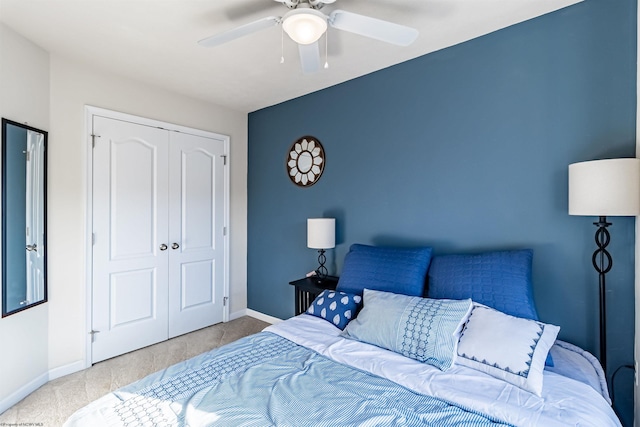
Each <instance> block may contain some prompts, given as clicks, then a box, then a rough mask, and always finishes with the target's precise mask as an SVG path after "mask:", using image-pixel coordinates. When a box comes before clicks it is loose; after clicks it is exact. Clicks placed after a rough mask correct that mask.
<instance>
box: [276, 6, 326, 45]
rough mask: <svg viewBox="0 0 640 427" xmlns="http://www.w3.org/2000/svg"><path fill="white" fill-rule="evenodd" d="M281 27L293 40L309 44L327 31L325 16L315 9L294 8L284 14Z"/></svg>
mask: <svg viewBox="0 0 640 427" xmlns="http://www.w3.org/2000/svg"><path fill="white" fill-rule="evenodd" d="M282 28H283V29H284V30H285V31H286V32H287V34H288V35H289V37H291V39H292V40H293V41H294V42H296V43H299V44H311V43H315V42H317V41H318V39H319V38H320V37H322V35H323V34H324V33H325V31H327V17H326V16H325V15H324V14H323V13H322V12H319V11H317V10H315V9H307V8H305V9H294V10H292V11H290V12H288V13H287V14H286V15H285V16H284V18H283V21H282Z"/></svg>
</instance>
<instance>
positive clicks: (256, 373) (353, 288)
mask: <svg viewBox="0 0 640 427" xmlns="http://www.w3.org/2000/svg"><path fill="white" fill-rule="evenodd" d="M478 256H479V258H478ZM531 256H532V253H531V252H530V251H507V252H505V251H501V252H493V253H487V254H481V255H474V256H468V255H462V256H461V258H460V257H457V256H454V257H448V256H443V257H442V258H440V259H438V257H436V258H434V259H433V262H432V259H431V250H430V249H428V250H427V248H419V249H411V250H406V249H402V250H398V249H397V248H378V247H369V246H365V245H354V246H352V248H351V250H350V252H349V253H348V254H347V257H346V258H345V264H344V268H343V274H342V275H341V278H340V280H341V283H339V286H338V289H337V290H336V291H325V292H323V293H322V294H320V295H319V296H318V297H317V298H316V300H315V301H314V302H313V304H312V305H311V307H309V310H308V311H307V312H306V313H304V314H301V315H299V316H296V317H293V318H291V319H288V320H286V321H283V322H281V323H278V324H275V325H271V326H269V327H267V328H266V329H265V330H264V331H262V332H260V333H258V334H255V335H252V336H249V337H245V338H243V339H240V340H238V341H236V342H234V343H231V344H228V345H226V346H224V347H221V348H218V349H214V350H212V351H210V352H208V353H205V354H202V355H200V356H197V357H195V358H193V359H190V360H187V361H185V362H182V363H179V364H177V365H174V366H172V367H169V368H167V369H165V370H162V371H159V372H156V373H154V374H152V375H150V376H148V377H146V378H144V379H142V380H140V381H137V382H135V383H133V384H131V385H128V386H126V387H123V388H121V389H119V390H117V391H114V392H112V393H110V394H108V395H106V396H104V397H102V398H100V399H98V400H97V401H95V402H93V403H91V404H90V405H88V406H86V407H84V408H82V409H80V410H79V411H77V412H76V413H75V414H73V415H72V416H71V417H70V418H69V419H68V420H67V422H66V423H65V426H67V427H73V426H95V427H99V426H209V425H215V426H241V425H242V426H511V425H513V426H545V427H553V426H566V425H575V426H599V427H607V426H620V422H619V421H618V419H617V417H616V415H615V414H614V412H613V410H612V408H611V406H610V405H611V402H610V400H609V396H608V392H607V386H606V381H605V380H604V375H603V372H602V369H601V368H600V365H599V363H598V361H597V360H596V359H595V358H594V357H593V356H592V355H590V354H589V353H587V352H585V351H584V350H582V349H580V348H578V347H576V346H574V345H572V344H570V343H566V342H563V341H561V340H557V339H556V336H557V333H558V330H559V328H558V327H557V326H554V325H550V324H545V323H543V322H541V321H539V320H538V319H535V320H534V319H532V318H531V317H536V316H537V314H536V313H535V307H534V306H531V305H530V304H531V303H532V301H533V299H532V295H531V289H530V265H531ZM505 257H506V258H507V260H506V261H505ZM496 259H497V260H498V262H496ZM452 265H453V266H454V268H452ZM461 265H464V266H463V267H461ZM522 267H524V270H523V268H522ZM469 271H473V273H472V274H470V273H469ZM478 271H481V274H479V273H477V272H478ZM428 272H429V273H428ZM445 273H446V274H445ZM427 274H428V275H429V291H428V295H427V297H424V295H423V293H424V282H425V279H426V277H427ZM478 274H479V275H478ZM480 276H481V279H480V280H478V278H479V277H480ZM343 277H344V280H343ZM442 277H446V279H445V280H444V282H443V281H442V280H441V279H442ZM461 277H462V278H463V279H461ZM416 280H417V281H418V282H419V283H417V284H416ZM420 280H422V282H420ZM518 281H523V283H524V285H523V286H519V285H518ZM505 282H508V288H509V290H508V291H507V292H506V294H505V291H504V288H505ZM442 283H448V285H446V287H447V288H449V290H448V291H444V290H443V288H442ZM451 283H456V284H457V285H456V286H454V287H453V288H455V289H451V288H452V286H451ZM465 283H466V285H465ZM518 287H520V288H521V289H520V290H518V291H517V292H516V293H514V291H513V289H514V288H518ZM465 288H466V289H465ZM471 288H473V290H474V291H473V292H471V294H469V292H470V289H471ZM494 288H495V289H494ZM478 289H481V291H482V292H480V293H476V292H477V291H478ZM491 289H493V291H491V292H490V290H491ZM523 290H524V291H525V292H524V293H523V292H522V291H523ZM442 293H445V294H447V295H446V296H443V295H441V294H442ZM459 293H462V294H464V295H467V297H463V298H452V297H451V295H454V296H455V295H458V294H459ZM516 294H517V295H516ZM436 295H438V297H437V298H436V297H435V296H436ZM483 295H484V296H483ZM513 299H515V301H514V300H513ZM528 299H530V301H529V300H528ZM487 302H489V304H487ZM496 306H497V307H499V308H504V307H505V306H506V307H507V310H506V311H513V310H515V311H518V313H519V314H520V315H523V314H527V313H525V312H526V311H527V310H530V312H529V313H528V315H529V318H526V317H520V316H515V315H513V314H507V313H505V312H503V311H501V310H500V309H499V308H496ZM505 335H509V336H510V337H509V338H508V339H504V338H503V337H504V336H505ZM500 341H504V342H500Z"/></svg>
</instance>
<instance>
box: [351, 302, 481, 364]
mask: <svg viewBox="0 0 640 427" xmlns="http://www.w3.org/2000/svg"><path fill="white" fill-rule="evenodd" d="M471 307H472V303H471V300H470V299H467V300H444V299H442V300H434V299H429V298H421V297H411V296H407V295H399V294H393V293H390V292H381V291H374V290H371V289H365V290H364V307H363V308H362V310H361V311H360V314H358V318H357V319H355V320H354V321H353V322H351V323H349V325H348V326H347V327H346V328H345V330H344V332H342V336H344V337H346V338H351V339H355V340H358V341H362V342H366V343H369V344H374V345H377V346H379V347H382V348H386V349H387V350H391V351H395V352H396V353H399V354H402V355H403V356H406V357H410V358H412V359H415V360H418V361H420V362H424V363H428V364H430V365H433V366H436V367H437V368H439V369H441V370H443V371H444V370H446V369H448V368H450V367H451V365H452V364H453V361H454V358H455V356H456V347H457V344H458V338H459V336H460V331H461V330H462V327H463V326H464V322H465V321H466V319H467V317H468V316H469V312H470V311H471Z"/></svg>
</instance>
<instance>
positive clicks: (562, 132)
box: [248, 0, 637, 425]
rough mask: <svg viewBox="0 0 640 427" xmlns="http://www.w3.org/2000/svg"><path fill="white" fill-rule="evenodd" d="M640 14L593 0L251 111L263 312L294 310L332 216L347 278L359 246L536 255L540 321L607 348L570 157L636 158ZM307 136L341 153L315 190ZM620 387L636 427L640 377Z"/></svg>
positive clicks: (621, 235) (620, 244)
mask: <svg viewBox="0 0 640 427" xmlns="http://www.w3.org/2000/svg"><path fill="white" fill-rule="evenodd" d="M636 16H637V12H636V3H635V1H632V0H620V1H615V2H612V1H607V0H586V1H584V2H583V3H580V4H577V5H575V6H571V7H569V8H566V9H563V10H560V11H557V12H554V13H551V14H548V15H545V16H542V17H539V18H536V19H533V20H530V21H527V22H524V23H522V24H518V25H515V26H512V27H509V28H506V29H503V30H500V31H497V32H495V33H492V34H489V35H486V36H484V37H480V38H478V39H474V40H471V41H469V42H466V43H463V44H460V45H457V46H453V47H451V48H448V49H444V50H441V51H438V52H435V53H432V54H429V55H425V56H422V57H419V58H417V59H414V60H411V61H408V62H405V63H402V64H399V65H396V66H393V67H390V68H387V69H384V70H381V71H379V72H376V73H372V74H369V75H366V76H364V77H361V78H358V79H355V80H351V81H348V82H346V83H343V84H340V85H337V86H334V87H331V88H328V89H325V90H322V91H319V92H316V93H313V94H310V95H307V96H304V97H301V98H297V99H294V100H291V101H288V102H285V103H282V104H279V105H276V106H272V107H269V108H265V109H263V110H259V111H256V112H253V113H251V114H250V115H249V181H248V182H249V184H248V185H249V200H248V204H249V208H248V239H249V240H248V305H249V308H251V309H254V310H257V311H260V312H263V313H266V314H269V315H272V316H276V317H280V318H287V317H290V316H292V315H293V314H294V291H293V288H292V287H291V286H289V285H288V282H289V281H291V280H294V279H297V278H300V277H303V276H304V274H305V273H306V272H308V271H310V270H312V269H314V268H315V267H316V265H317V261H316V259H317V254H316V252H315V251H313V250H311V249H307V248H306V219H307V218H309V217H321V216H324V217H335V218H336V219H337V222H336V224H337V225H336V227H337V241H336V243H337V246H336V248H335V250H330V251H328V258H329V264H330V267H331V269H332V272H333V273H336V274H339V273H340V271H341V268H342V261H343V259H344V255H345V254H346V252H347V251H348V248H349V246H350V245H351V244H352V243H365V244H375V245H396V246H415V245H429V246H432V247H433V248H434V253H435V255H437V254H445V253H461V252H465V253H467V252H478V251H483V250H491V249H509V248H532V249H533V250H534V262H533V263H534V266H533V270H534V271H533V281H534V293H535V300H536V304H537V307H538V312H539V314H540V317H541V319H542V320H543V321H545V322H549V323H554V324H556V325H559V326H560V327H561V328H562V329H561V332H560V338H561V339H563V340H566V341H569V342H572V343H575V344H577V345H579V346H581V347H583V348H585V349H587V350H589V351H591V352H592V353H594V354H597V351H598V280H597V275H596V272H595V270H594V269H593V266H592V265H591V255H592V253H593V251H594V250H595V242H594V234H595V231H596V228H595V226H594V225H593V224H592V223H593V222H594V221H596V220H597V218H591V217H573V216H569V215H568V213H567V167H568V165H569V164H570V163H574V162H578V161H584V160H592V159H600V158H611V157H634V156H635V127H636ZM321 72H327V71H321ZM328 72H331V71H330V70H329V71H328ZM308 78H309V79H313V78H314V77H313V76H312V75H311V76H308ZM303 135H313V136H315V137H317V138H318V139H319V140H320V141H321V142H322V144H323V145H324V149H325V152H326V156H327V162H326V167H325V171H324V174H323V176H322V178H321V179H320V181H319V182H318V183H317V184H315V185H314V186H312V187H309V188H300V187H297V186H295V185H293V184H292V183H291V182H290V180H289V178H288V176H287V173H286V170H285V159H286V156H287V153H288V149H289V147H290V146H291V144H292V143H293V142H294V141H295V140H296V139H298V138H299V137H301V136H303ZM610 220H611V222H613V225H612V226H611V227H610V232H611V238H612V242H611V245H610V252H611V254H612V256H613V259H614V265H613V269H612V270H611V272H610V273H609V275H608V276H607V286H608V292H607V298H608V300H607V304H608V307H609V312H608V314H609V316H608V322H609V323H608V350H609V352H608V364H609V366H608V369H609V371H608V372H609V375H611V373H612V372H613V371H614V370H615V369H616V368H617V367H618V366H620V365H623V364H632V363H633V343H634V326H633V325H634V302H633V301H634V219H633V218H610ZM615 386H616V389H615V395H616V405H615V406H616V410H617V411H618V412H619V413H620V415H621V418H622V420H623V422H624V424H625V425H631V424H632V420H633V388H632V386H633V372H632V371H631V370H624V369H623V370H621V371H620V372H619V373H618V375H617V376H616V382H615Z"/></svg>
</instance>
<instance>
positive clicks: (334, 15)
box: [329, 10, 418, 46]
mask: <svg viewBox="0 0 640 427" xmlns="http://www.w3.org/2000/svg"><path fill="white" fill-rule="evenodd" d="M329 25H331V26H332V27H333V28H337V29H338V30H343V31H348V32H350V33H354V34H359V35H361V36H365V37H369V38H372V39H376V40H380V41H383V42H387V43H391V44H395V45H398V46H409V45H410V44H411V43H413V42H414V41H415V39H416V38H417V37H418V30H416V29H415V28H411V27H406V26H404V25H399V24H394V23H393V22H389V21H383V20H381V19H377V18H371V17H369V16H364V15H358V14H357V13H352V12H347V11H344V10H334V11H333V12H331V14H330V15H329Z"/></svg>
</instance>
